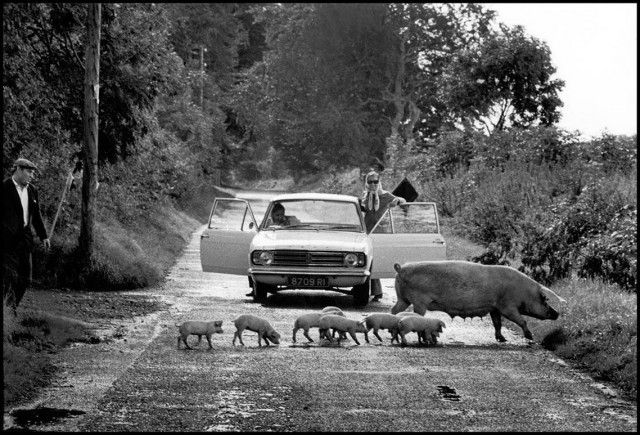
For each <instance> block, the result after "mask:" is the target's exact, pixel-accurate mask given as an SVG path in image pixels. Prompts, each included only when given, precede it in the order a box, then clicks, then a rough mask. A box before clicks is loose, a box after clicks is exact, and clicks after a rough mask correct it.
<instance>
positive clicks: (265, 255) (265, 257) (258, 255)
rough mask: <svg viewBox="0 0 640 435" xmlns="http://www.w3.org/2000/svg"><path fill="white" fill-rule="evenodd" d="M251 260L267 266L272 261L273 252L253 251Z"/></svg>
mask: <svg viewBox="0 0 640 435" xmlns="http://www.w3.org/2000/svg"><path fill="white" fill-rule="evenodd" d="M251 261H252V262H253V264H260V265H262V266H269V265H271V263H273V253H272V252H270V251H253V254H252V255H251Z"/></svg>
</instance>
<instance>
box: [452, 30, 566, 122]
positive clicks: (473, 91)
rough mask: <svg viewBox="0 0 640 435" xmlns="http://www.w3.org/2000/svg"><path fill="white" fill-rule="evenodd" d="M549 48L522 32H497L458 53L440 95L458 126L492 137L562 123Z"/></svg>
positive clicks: (558, 82)
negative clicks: (496, 133)
mask: <svg viewBox="0 0 640 435" xmlns="http://www.w3.org/2000/svg"><path fill="white" fill-rule="evenodd" d="M555 72H556V69H555V67H553V65H552V64H551V53H550V50H549V48H548V46H547V45H546V44H545V43H544V42H541V41H540V40H538V39H537V38H534V37H530V36H528V35H526V34H525V32H524V28H523V27H521V26H516V27H515V28H513V29H510V28H508V27H507V26H505V25H501V26H500V32H496V33H494V34H492V35H491V36H488V37H485V38H483V39H482V40H481V42H480V43H479V44H478V45H474V46H470V47H468V48H466V49H465V50H461V52H460V55H459V56H457V57H456V59H455V60H454V61H453V62H452V63H451V65H450V66H449V68H448V70H447V73H446V74H445V75H444V80H443V90H442V92H443V93H444V94H445V96H446V98H447V99H448V102H449V104H450V105H451V106H452V107H455V108H456V112H457V114H458V116H459V117H460V119H461V120H470V121H471V122H472V123H474V124H475V125H478V126H480V127H481V128H483V127H484V128H485V129H486V130H487V132H489V133H491V132H494V131H496V130H498V131H500V130H504V129H506V128H507V127H531V126H534V125H546V126H550V125H553V124H555V123H556V122H557V121H558V120H559V119H560V114H559V112H558V108H559V107H560V106H562V102H561V101H560V98H559V97H558V93H559V92H560V91H561V90H562V88H563V87H564V82H563V81H562V80H553V79H551V77H552V76H553V74H554V73H555Z"/></svg>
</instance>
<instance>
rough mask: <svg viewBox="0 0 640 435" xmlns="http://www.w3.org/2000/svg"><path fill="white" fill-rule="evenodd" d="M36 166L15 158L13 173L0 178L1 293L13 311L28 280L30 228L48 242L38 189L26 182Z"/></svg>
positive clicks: (31, 238) (30, 246)
mask: <svg viewBox="0 0 640 435" xmlns="http://www.w3.org/2000/svg"><path fill="white" fill-rule="evenodd" d="M36 170H37V167H36V165H34V164H33V163H32V162H30V161H29V160H27V159H18V160H16V161H15V162H14V164H13V175H12V176H11V177H9V178H7V179H6V180H4V181H3V182H2V244H3V246H4V249H3V253H2V271H3V276H2V294H3V297H4V303H5V305H6V306H8V307H10V308H11V309H12V310H13V314H14V315H15V314H16V309H17V308H18V304H19V303H20V300H22V297H23V296H24V293H25V291H26V290H27V286H28V285H29V284H31V253H32V252H33V247H34V240H33V232H32V228H33V229H35V232H36V234H37V235H38V237H39V238H40V240H41V241H42V242H43V244H44V247H45V248H46V249H49V247H50V245H51V244H50V241H49V237H48V236H47V230H46V229H45V227H44V223H43V221H42V215H41V214H40V203H39V202H38V192H37V191H36V189H35V187H33V186H32V185H30V184H29V183H30V182H31V180H33V177H34V176H35V172H36Z"/></svg>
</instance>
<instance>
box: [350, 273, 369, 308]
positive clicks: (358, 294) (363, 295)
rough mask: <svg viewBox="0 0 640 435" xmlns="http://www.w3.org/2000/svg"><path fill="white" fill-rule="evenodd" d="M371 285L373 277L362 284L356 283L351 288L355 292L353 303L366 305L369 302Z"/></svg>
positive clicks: (360, 305)
mask: <svg viewBox="0 0 640 435" xmlns="http://www.w3.org/2000/svg"><path fill="white" fill-rule="evenodd" d="M370 287H371V279H369V278H367V280H366V281H365V282H364V283H363V284H360V285H356V286H354V287H353V288H352V289H351V293H353V303H354V305H356V306H359V307H364V306H365V305H367V304H368V303H369V290H370Z"/></svg>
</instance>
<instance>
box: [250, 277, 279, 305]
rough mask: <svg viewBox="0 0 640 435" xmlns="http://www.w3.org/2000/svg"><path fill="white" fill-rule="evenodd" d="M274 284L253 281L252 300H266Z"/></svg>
mask: <svg viewBox="0 0 640 435" xmlns="http://www.w3.org/2000/svg"><path fill="white" fill-rule="evenodd" d="M273 289H274V286H272V285H268V284H261V283H259V282H256V281H253V300H254V301H256V302H264V301H266V300H267V294H268V293H269V292H273Z"/></svg>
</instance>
